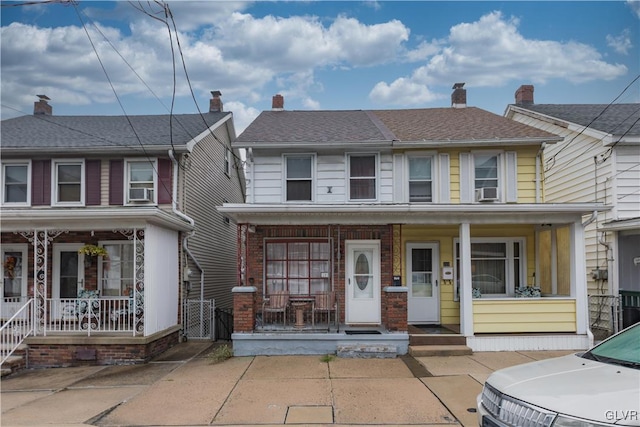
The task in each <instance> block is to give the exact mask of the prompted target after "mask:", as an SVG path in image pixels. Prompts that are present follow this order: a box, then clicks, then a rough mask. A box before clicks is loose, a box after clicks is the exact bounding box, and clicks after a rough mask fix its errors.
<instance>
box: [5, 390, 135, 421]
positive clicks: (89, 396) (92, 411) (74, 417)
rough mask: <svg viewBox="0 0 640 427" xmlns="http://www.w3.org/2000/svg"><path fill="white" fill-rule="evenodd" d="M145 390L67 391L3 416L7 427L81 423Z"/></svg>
mask: <svg viewBox="0 0 640 427" xmlns="http://www.w3.org/2000/svg"><path fill="white" fill-rule="evenodd" d="M144 388H145V387H117V388H102V389H91V388H82V389H74V390H64V391H60V392H57V393H54V394H51V395H49V396H46V397H43V398H42V399H37V400H34V401H32V402H29V403H27V404H25V405H22V406H19V407H17V408H14V409H11V410H9V411H7V412H5V413H3V414H2V425H4V426H22V425H25V426H27V425H28V426H44V425H55V426H59V425H62V424H81V423H85V422H87V421H88V420H89V419H91V418H93V417H94V416H95V415H96V414H100V413H102V412H104V411H106V410H107V409H109V408H112V407H114V406H116V405H118V404H120V403H122V402H124V401H127V400H129V399H131V398H133V397H134V396H135V395H137V394H138V393H140V392H141V391H142V390H144Z"/></svg>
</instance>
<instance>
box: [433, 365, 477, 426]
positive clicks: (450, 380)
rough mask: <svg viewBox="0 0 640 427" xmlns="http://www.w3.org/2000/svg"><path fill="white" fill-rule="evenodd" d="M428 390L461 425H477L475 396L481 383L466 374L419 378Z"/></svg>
mask: <svg viewBox="0 0 640 427" xmlns="http://www.w3.org/2000/svg"><path fill="white" fill-rule="evenodd" d="M421 381H422V382H424V383H425V384H426V385H427V387H429V390H431V391H432V392H433V393H434V394H435V395H436V396H438V399H440V401H441V402H442V403H444V405H445V406H446V407H447V409H448V410H449V411H451V413H452V414H453V415H454V416H455V417H456V418H457V419H458V421H459V422H460V423H461V424H462V425H463V426H469V427H471V426H474V427H476V426H477V425H478V417H477V413H476V412H470V411H469V409H471V411H475V409H476V396H478V394H480V393H481V392H482V384H480V383H479V382H477V381H476V380H475V379H474V378H472V377H470V376H468V375H456V376H452V377H448V376H447V377H431V378H421Z"/></svg>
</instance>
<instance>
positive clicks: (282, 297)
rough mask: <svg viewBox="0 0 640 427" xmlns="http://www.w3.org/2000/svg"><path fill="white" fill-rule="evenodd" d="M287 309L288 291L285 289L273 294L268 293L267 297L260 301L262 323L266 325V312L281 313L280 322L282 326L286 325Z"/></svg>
mask: <svg viewBox="0 0 640 427" xmlns="http://www.w3.org/2000/svg"><path fill="white" fill-rule="evenodd" d="M288 309H289V292H287V291H276V292H274V293H273V294H270V295H269V297H267V298H265V300H264V301H263V303H262V324H263V325H266V323H267V320H266V317H265V316H266V314H267V313H271V314H273V313H275V314H278V313H281V314H282V323H283V325H284V326H286V325H287V310H288Z"/></svg>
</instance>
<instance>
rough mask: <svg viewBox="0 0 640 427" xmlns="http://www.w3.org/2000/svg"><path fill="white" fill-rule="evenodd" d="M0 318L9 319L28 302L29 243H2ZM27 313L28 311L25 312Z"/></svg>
mask: <svg viewBox="0 0 640 427" xmlns="http://www.w3.org/2000/svg"><path fill="white" fill-rule="evenodd" d="M1 296H2V300H1V302H0V319H3V320H9V319H10V318H11V316H13V315H14V314H16V312H17V311H18V310H19V309H20V307H22V305H23V304H24V303H26V302H27V299H28V298H27V245H26V244H23V245H20V244H18V245H12V244H6V245H2V295H1ZM25 315H26V313H25Z"/></svg>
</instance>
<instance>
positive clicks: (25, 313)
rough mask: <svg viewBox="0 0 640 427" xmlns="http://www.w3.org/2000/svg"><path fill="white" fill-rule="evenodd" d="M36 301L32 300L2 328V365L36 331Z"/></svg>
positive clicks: (0, 358)
mask: <svg viewBox="0 0 640 427" xmlns="http://www.w3.org/2000/svg"><path fill="white" fill-rule="evenodd" d="M33 308H34V300H33V299H30V300H28V301H27V302H26V304H24V305H23V306H22V307H21V308H19V309H18V310H16V312H15V314H14V315H13V316H11V318H10V319H9V320H7V321H6V322H5V323H4V324H3V325H2V327H0V365H2V364H3V363H4V362H5V361H6V360H7V359H8V358H9V356H11V355H12V354H13V352H14V351H16V349H17V348H18V346H20V344H22V342H23V341H24V339H25V338H26V337H28V336H29V335H31V334H32V333H33V331H34V326H35V319H34V312H35V311H34V309H33Z"/></svg>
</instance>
